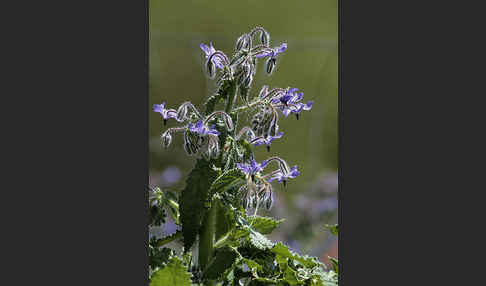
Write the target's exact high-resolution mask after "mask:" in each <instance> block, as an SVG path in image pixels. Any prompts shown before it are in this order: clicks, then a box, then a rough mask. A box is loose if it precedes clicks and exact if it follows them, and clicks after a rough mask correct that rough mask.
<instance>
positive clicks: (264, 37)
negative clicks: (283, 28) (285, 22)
mask: <svg viewBox="0 0 486 286" xmlns="http://www.w3.org/2000/svg"><path fill="white" fill-rule="evenodd" d="M260 41H261V42H262V44H264V45H265V46H267V47H268V44H269V43H270V34H268V33H267V31H262V33H261V34H260Z"/></svg>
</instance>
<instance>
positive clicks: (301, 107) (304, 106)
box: [291, 100, 314, 120]
mask: <svg viewBox="0 0 486 286" xmlns="http://www.w3.org/2000/svg"><path fill="white" fill-rule="evenodd" d="M312 103H314V101H312V100H311V101H309V102H307V104H304V103H301V102H299V103H297V104H296V105H297V108H294V109H292V110H291V111H292V112H293V113H295V117H297V120H299V113H300V112H301V111H302V110H311V108H312Z"/></svg>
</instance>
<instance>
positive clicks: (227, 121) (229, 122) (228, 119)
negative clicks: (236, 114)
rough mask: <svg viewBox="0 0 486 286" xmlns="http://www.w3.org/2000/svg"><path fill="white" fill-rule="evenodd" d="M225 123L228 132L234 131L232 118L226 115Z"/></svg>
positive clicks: (224, 117) (224, 116)
mask: <svg viewBox="0 0 486 286" xmlns="http://www.w3.org/2000/svg"><path fill="white" fill-rule="evenodd" d="M223 122H224V125H225V126H226V129H228V131H233V129H234V125H233V120H232V119H231V116H229V115H228V114H226V113H224V115H223Z"/></svg>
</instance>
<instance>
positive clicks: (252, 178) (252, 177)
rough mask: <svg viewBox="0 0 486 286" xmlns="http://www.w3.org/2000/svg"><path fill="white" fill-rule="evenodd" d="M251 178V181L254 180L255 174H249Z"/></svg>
mask: <svg viewBox="0 0 486 286" xmlns="http://www.w3.org/2000/svg"><path fill="white" fill-rule="evenodd" d="M251 180H252V182H254V181H255V175H253V174H252V175H251Z"/></svg>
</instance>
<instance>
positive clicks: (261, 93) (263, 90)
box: [258, 85, 268, 98]
mask: <svg viewBox="0 0 486 286" xmlns="http://www.w3.org/2000/svg"><path fill="white" fill-rule="evenodd" d="M267 93H268V86H267V85H264V86H263V87H262V89H261V90H260V93H259V94H258V98H262V97H264V96H265V95H267Z"/></svg>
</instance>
